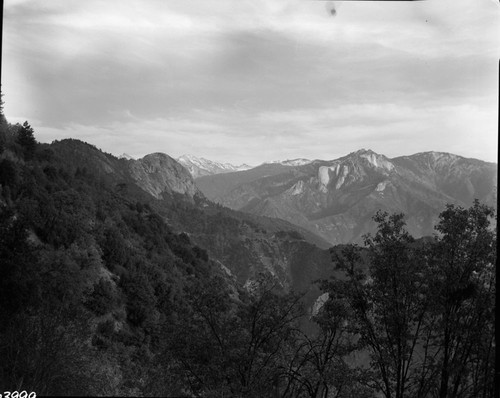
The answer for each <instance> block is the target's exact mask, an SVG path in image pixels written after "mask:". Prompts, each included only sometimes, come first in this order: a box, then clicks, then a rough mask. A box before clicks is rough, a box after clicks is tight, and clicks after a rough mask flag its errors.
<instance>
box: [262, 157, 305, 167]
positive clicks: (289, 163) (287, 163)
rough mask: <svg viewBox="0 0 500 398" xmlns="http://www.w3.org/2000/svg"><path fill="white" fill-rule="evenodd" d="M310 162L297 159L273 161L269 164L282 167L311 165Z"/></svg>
mask: <svg viewBox="0 0 500 398" xmlns="http://www.w3.org/2000/svg"><path fill="white" fill-rule="evenodd" d="M312 162H313V161H312V160H309V159H304V158H298V159H290V160H275V161H273V162H270V163H271V164H273V163H278V164H282V165H283V166H303V165H305V164H309V163H312Z"/></svg>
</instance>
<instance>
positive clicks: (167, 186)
mask: <svg viewBox="0 0 500 398" xmlns="http://www.w3.org/2000/svg"><path fill="white" fill-rule="evenodd" d="M129 167H130V172H131V175H132V178H134V180H135V181H136V183H137V185H138V186H140V187H141V188H142V189H144V190H145V191H146V192H148V193H150V194H151V195H153V196H154V197H155V198H157V199H161V198H162V195H163V194H164V193H167V194H168V193H172V192H175V193H178V194H181V195H186V196H188V197H191V198H192V197H193V196H194V195H195V194H196V193H197V192H198V189H197V188H196V186H195V185H194V182H193V178H192V177H191V174H189V172H188V171H187V170H186V169H185V168H184V167H183V166H182V165H181V164H179V163H178V162H177V161H175V160H174V159H172V158H171V157H170V156H168V155H166V154H164V153H152V154H150V155H146V156H144V157H143V158H142V159H139V160H130V161H129Z"/></svg>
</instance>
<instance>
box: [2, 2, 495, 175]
mask: <svg viewBox="0 0 500 398" xmlns="http://www.w3.org/2000/svg"><path fill="white" fill-rule="evenodd" d="M332 8H334V9H335V12H334V13H332ZM499 22H500V6H499V4H498V2H495V1H493V0H455V1H451V0H428V1H417V2H410V1H408V2H404V1H402V2H382V1H374V2H356V1H348V2H331V1H306V0H271V1H269V0H251V1H250V0H242V1H241V2H234V1H232V0H204V1H201V0H193V1H189V2H186V1H180V0H171V1H168V2H166V1H160V0H147V1H144V0H142V1H139V0H123V1H120V2H119V3H118V2H116V3H114V2H110V1H105V0H89V1H85V2H82V1H78V0H46V1H43V2H40V1H38V2H37V1H36V0H5V5H4V33H3V57H2V92H3V94H4V98H3V99H4V101H5V107H4V111H5V115H6V117H7V119H8V120H9V121H10V122H13V123H16V122H23V121H24V120H28V121H29V123H30V124H31V125H32V126H33V127H34V129H35V134H36V137H37V139H38V140H39V141H41V142H51V141H53V140H56V139H58V140H59V139H63V138H77V139H81V140H83V141H86V142H89V143H91V144H94V145H96V146H97V147H99V148H100V149H102V150H104V151H106V152H110V153H113V154H114V155H117V156H119V155H121V154H122V153H127V154H129V155H131V156H133V157H134V158H139V157H142V156H144V155H146V154H148V153H153V152H164V153H167V154H168V155H170V156H172V157H174V158H178V157H179V156H181V155H183V154H191V155H194V156H197V157H203V158H206V159H210V160H214V161H218V162H221V163H226V162H227V163H232V164H235V165H239V164H242V163H247V164H249V165H254V166H255V165H258V164H261V163H263V162H268V161H275V160H286V159H295V158H307V159H311V160H312V159H324V160H331V159H336V158H338V157H341V156H344V155H346V154H348V153H350V152H354V151H356V150H358V149H360V148H367V149H368V148H370V149H372V150H373V151H375V152H377V153H380V154H383V155H386V156H387V157H389V158H393V157H397V156H404V155H411V154H414V153H418V152H426V151H438V152H449V153H453V154H456V155H459V156H463V157H468V158H476V159H481V160H485V161H489V162H495V163H496V162H497V146H498V137H497V134H498V66H499V64H498V59H499V55H500V52H499V48H500V47H499V45H500V34H499V33H500V28H499V26H500V24H499Z"/></svg>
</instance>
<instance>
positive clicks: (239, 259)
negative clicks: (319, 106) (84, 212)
mask: <svg viewBox="0 0 500 398" xmlns="http://www.w3.org/2000/svg"><path fill="white" fill-rule="evenodd" d="M50 148H51V150H52V151H54V152H56V153H57V154H58V156H59V157H61V158H63V159H66V162H67V163H68V167H69V168H70V170H71V173H73V174H75V173H78V170H84V173H86V174H89V175H93V176H95V178H96V179H97V180H99V179H103V181H105V183H106V184H107V185H110V186H114V187H115V189H116V191H117V193H119V194H121V195H126V196H127V197H128V198H129V199H130V200H131V201H133V203H135V202H138V203H141V204H147V205H148V206H150V207H151V208H152V209H154V210H155V211H156V212H158V213H159V214H160V215H162V216H163V217H164V219H165V220H166V221H167V223H168V225H170V226H171V227H172V228H173V229H174V230H175V231H176V232H178V233H180V232H185V233H187V234H188V235H189V237H190V239H191V240H192V242H193V243H195V244H197V245H198V246H200V247H202V248H203V249H205V250H207V252H208V254H209V255H210V258H213V259H214V260H217V261H218V262H219V263H220V264H221V267H223V268H224V269H227V270H229V271H230V272H231V274H232V275H233V276H234V278H235V279H236V280H237V281H238V283H239V284H241V285H244V284H245V283H247V282H248V281H249V280H252V279H254V278H255V277H257V275H258V274H259V273H261V272H265V273H269V274H271V275H273V276H274V277H275V278H276V280H277V281H278V282H279V284H280V285H281V286H282V288H284V289H285V290H288V289H292V288H293V289H295V288H296V287H297V286H298V285H297V284H299V285H300V286H306V285H308V284H309V282H311V281H312V280H315V279H317V278H318V277H320V276H324V275H325V272H327V270H329V269H330V267H331V262H330V259H329V255H328V251H327V250H325V249H326V248H328V247H329V244H328V242H326V241H325V240H323V239H322V238H320V237H318V236H317V235H315V234H314V233H311V232H310V231H308V230H305V229H302V228H300V227H298V226H295V225H293V224H291V223H289V222H287V221H284V220H281V219H272V218H268V217H261V216H256V215H251V214H246V213H242V212H236V211H233V210H230V209H226V208H223V207H221V206H219V205H215V204H214V203H212V202H210V201H208V200H206V199H205V198H204V196H203V194H201V193H200V192H199V191H198V189H197V188H196V187H195V185H194V182H193V178H192V177H191V175H190V174H189V173H188V172H187V170H186V169H185V168H184V167H183V166H181V165H180V164H179V163H178V162H176V161H175V160H174V159H172V158H171V157H169V156H168V155H165V154H161V153H155V154H151V155H147V156H145V157H144V158H142V159H138V160H127V159H117V158H115V157H114V156H112V155H110V154H106V153H103V152H101V151H100V150H98V149H97V148H96V147H94V146H92V145H89V144H86V143H83V142H81V141H77V140H64V141H59V142H55V143H53V144H52V145H51V146H50ZM279 167H284V166H279ZM303 252H307V253H312V254H311V255H310V256H306V255H302V254H301V253H303ZM297 258H301V259H302V260H301V263H300V264H298V263H297ZM318 259H321V260H318ZM297 267H303V268H304V269H305V271H302V276H301V278H300V279H297V278H295V277H294V272H292V271H293V269H295V268H297Z"/></svg>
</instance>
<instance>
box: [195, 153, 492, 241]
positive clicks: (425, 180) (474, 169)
mask: <svg viewBox="0 0 500 398" xmlns="http://www.w3.org/2000/svg"><path fill="white" fill-rule="evenodd" d="M250 173H252V178H249V176H250ZM239 176H241V177H240V179H239V178H238V177H239ZM496 180H497V167H496V165H495V164H493V163H487V162H483V161H480V160H476V159H466V158H462V157H460V156H456V155H452V154H448V153H438V152H426V153H418V154H415V155H412V156H404V157H398V158H394V159H389V158H387V157H385V156H384V155H380V154H377V153H375V152H373V151H370V150H364V149H362V150H359V151H357V152H353V153H351V154H349V155H347V156H344V157H342V158H339V159H336V160H332V161H321V160H315V161H313V162H312V163H309V164H305V165H301V166H296V167H292V166H290V167H287V168H284V169H273V170H272V173H271V172H269V170H266V172H265V173H264V169H262V173H261V175H258V168H255V169H253V170H249V171H247V172H244V173H231V175H230V177H229V176H227V177H226V176H224V175H218V176H212V178H211V179H210V182H209V184H208V180H206V179H205V177H202V178H200V179H198V180H197V182H196V183H197V185H198V187H199V188H200V190H201V191H202V192H203V193H204V194H205V195H206V196H207V197H208V198H209V199H211V200H214V201H216V202H218V203H221V204H223V205H225V206H228V207H230V208H233V209H235V210H242V211H245V212H249V213H252V214H258V215H265V216H270V217H280V218H283V219H285V220H287V221H290V222H292V223H294V224H296V225H300V226H302V227H304V228H307V229H309V230H310V231H312V232H314V233H317V234H319V235H320V236H322V237H323V238H325V239H326V240H327V241H329V242H330V243H331V244H339V243H349V242H357V243H360V242H361V241H362V235H363V234H365V233H367V232H372V231H374V228H375V223H374V222H373V221H372V219H371V218H372V216H373V215H374V214H375V212H376V211H377V210H384V211H388V212H390V213H392V212H402V213H405V214H406V216H407V225H408V229H409V231H410V232H411V233H412V234H414V235H415V236H417V237H419V236H424V235H430V234H432V233H433V231H434V230H433V227H434V225H435V223H436V221H437V216H438V214H439V213H440V212H441V211H443V210H444V207H445V204H447V203H454V204H457V205H461V206H470V205H471V204H472V202H473V200H474V199H476V198H477V199H479V200H480V201H481V202H483V203H486V204H489V205H492V206H494V205H495V204H496V189H497V187H496Z"/></svg>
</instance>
